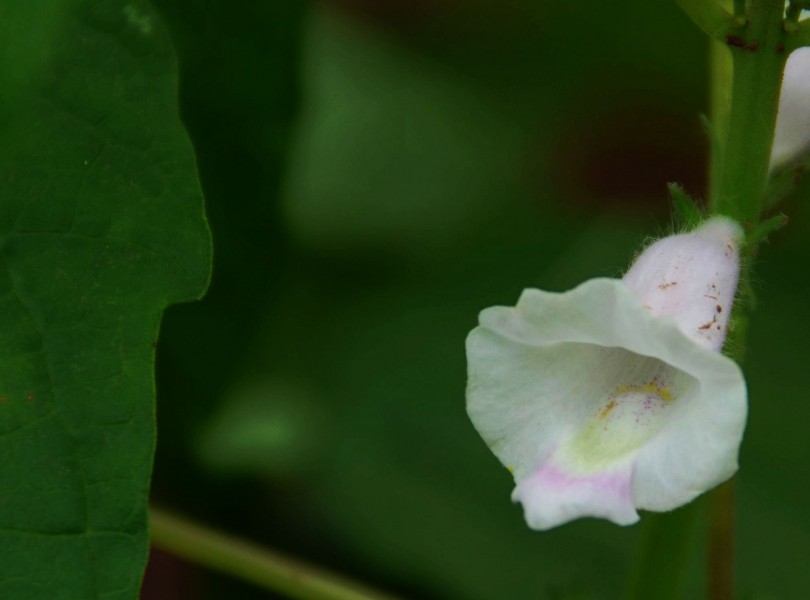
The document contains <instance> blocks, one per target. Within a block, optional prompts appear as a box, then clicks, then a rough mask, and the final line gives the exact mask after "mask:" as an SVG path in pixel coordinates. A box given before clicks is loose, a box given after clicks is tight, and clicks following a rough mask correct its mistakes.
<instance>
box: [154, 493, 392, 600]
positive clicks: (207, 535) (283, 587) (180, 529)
mask: <svg viewBox="0 0 810 600" xmlns="http://www.w3.org/2000/svg"><path fill="white" fill-rule="evenodd" d="M149 514H150V524H151V530H152V543H153V544H154V545H155V546H156V547H157V548H160V549H162V550H165V551H166V552H170V553H172V554H175V555H177V556H180V557H182V558H184V559H186V560H188V561H190V562H193V563H197V564H200V565H202V566H204V567H208V568H210V569H213V570H215V571H220V572H222V573H226V574H228V575H232V576H234V577H237V578H239V579H242V580H245V581H249V582H251V583H254V584H256V585H257V586H259V587H263V588H266V589H268V590H271V591H274V592H277V593H281V594H284V595H286V596H288V597H290V598H295V599H298V600H394V599H393V598H392V597H391V596H387V595H384V594H382V593H380V592H377V591H374V590H372V589H370V588H366V587H364V586H361V585H359V584H356V583H354V582H350V581H348V580H346V579H344V578H342V577H339V576H337V575H334V574H331V573H328V572H326V571H322V570H320V569H318V568H316V567H313V566H311V565H307V564H305V563H303V562H301V561H298V560H295V559H292V558H289V557H286V556H283V555H281V554H278V553H276V552H271V551H269V550H266V549H264V548H260V547H258V546H255V545H253V544H250V543H248V542H245V541H243V540H239V539H236V538H234V537H231V536H228V535H225V534H223V533H220V532H217V531H214V530H212V529H208V528H206V527H203V526H202V525H198V524H196V523H192V522H190V521H187V520H185V519H183V518H181V517H178V516H176V515H172V514H170V513H168V512H166V511H163V510H161V509H158V508H154V507H152V508H150V511H149Z"/></svg>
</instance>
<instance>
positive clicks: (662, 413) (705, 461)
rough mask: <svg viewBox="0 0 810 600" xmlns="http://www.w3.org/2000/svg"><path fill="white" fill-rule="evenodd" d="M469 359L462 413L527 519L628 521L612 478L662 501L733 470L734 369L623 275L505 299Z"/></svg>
mask: <svg viewBox="0 0 810 600" xmlns="http://www.w3.org/2000/svg"><path fill="white" fill-rule="evenodd" d="M467 355H468V364H469V380H468V389H467V411H468V414H469V415H470V418H471V420H472V422H473V424H474V425H475V427H476V429H477V430H478V431H479V433H480V434H481V436H482V437H483V438H484V440H485V441H486V442H487V444H488V445H489V446H490V447H491V448H492V450H493V452H494V453H495V455H496V456H497V457H498V458H499V459H500V460H501V462H502V463H503V464H504V465H505V466H507V467H508V468H509V469H510V470H511V471H512V472H513V473H514V475H515V480H516V482H517V484H518V487H517V489H516V490H515V494H514V496H513V497H514V499H516V500H518V501H520V502H521V503H522V504H523V505H524V508H525V509H526V512H527V520H528V521H529V524H530V525H531V526H533V527H536V528H547V527H552V526H554V525H557V524H560V523H562V522H564V521H566V520H570V519H572V518H576V517H578V516H584V515H592V516H600V517H606V518H610V519H611V520H613V521H615V522H617V523H623V524H626V523H630V522H632V521H633V519H634V518H635V517H634V516H633V513H631V512H630V510H629V509H628V505H627V503H626V502H625V501H624V498H625V497H624V496H623V493H624V492H623V490H624V489H625V488H624V487H622V486H623V483H622V482H626V483H629V498H630V502H631V504H630V505H631V506H634V507H635V508H646V509H652V510H671V509H673V508H675V507H677V506H679V505H681V504H684V503H685V502H688V501H689V500H691V499H692V498H694V497H695V496H696V495H698V494H699V493H701V492H702V491H705V490H706V489H708V488H710V487H712V486H714V485H716V484H717V483H719V482H721V481H723V480H725V479H727V478H728V477H730V476H731V475H732V474H733V473H734V471H735V470H736V456H737V451H738V447H739V443H740V441H741V439H742V433H743V429H744V425H745V417H746V389H745V382H744V380H743V377H742V373H741V371H740V369H739V367H738V366H737V365H736V363H734V362H733V361H732V360H731V359H729V358H727V357H725V356H723V355H721V354H719V353H717V352H715V351H713V350H711V349H708V348H706V347H704V346H701V345H699V344H697V343H695V341H694V340H693V339H691V338H690V337H689V336H687V335H686V334H685V333H684V332H683V331H682V330H681V329H680V328H679V326H678V324H677V323H676V322H675V321H674V320H673V319H671V318H669V317H660V316H654V315H652V314H650V313H649V312H648V310H647V309H645V308H644V306H643V304H642V303H641V301H640V300H639V299H638V297H637V296H636V295H635V294H634V293H633V291H632V290H631V289H630V288H629V287H628V286H627V285H626V284H625V283H624V282H622V281H620V280H615V279H593V280H590V281H587V282H585V283H584V284H582V285H580V286H579V287H577V288H575V289H574V290H571V291H569V292H566V293H562V294H555V293H549V292H543V291H540V290H526V291H525V292H524V293H523V295H522V296H521V298H520V300H519V302H518V304H517V306H516V307H514V308H510V307H494V308H489V309H486V310H484V311H482V313H481V315H480V326H479V327H477V328H476V329H474V330H473V331H472V332H471V333H470V335H469V337H468V340H467ZM611 403H613V405H612V406H611ZM554 481H556V482H557V484H558V485H556V487H555V485H552V484H551V482H554ZM563 481H566V482H567V484H566V485H562V484H561V482H563ZM606 489H610V490H612V491H613V492H612V493H605V494H602V495H601V496H600V494H599V493H598V491H599V490H602V491H605V490H606ZM600 497H601V498H602V499H603V503H601V504H600V502H599V498H600Z"/></svg>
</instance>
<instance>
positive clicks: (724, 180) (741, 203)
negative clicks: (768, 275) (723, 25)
mask: <svg viewBox="0 0 810 600" xmlns="http://www.w3.org/2000/svg"><path fill="white" fill-rule="evenodd" d="M784 6H785V5H784V1H783V0H752V2H751V5H750V7H749V10H748V22H747V24H746V26H745V27H744V28H742V29H741V30H740V31H739V35H735V36H733V37H731V38H728V40H727V44H728V46H729V48H730V50H731V56H732V64H733V75H732V89H731V107H730V112H729V115H728V135H727V137H726V139H725V141H724V142H723V147H722V151H721V153H720V154H721V156H720V157H719V158H718V160H719V161H720V164H719V166H717V165H715V166H714V167H713V169H712V170H713V171H714V172H716V173H717V181H716V185H714V184H713V188H714V189H713V194H712V198H711V210H712V213H715V214H724V215H728V216H730V217H733V218H735V219H736V220H738V221H740V222H742V223H743V224H748V225H753V224H756V223H758V222H759V218H760V214H761V212H762V203H763V201H764V197H765V188H766V185H767V182H768V168H769V162H770V155H771V146H772V145H773V135H774V130H775V128H776V113H777V109H778V107H779V92H780V88H781V84H782V71H783V69H784V65H785V61H786V59H787V54H786V52H785V31H784V28H783V22H782V14H783V11H784Z"/></svg>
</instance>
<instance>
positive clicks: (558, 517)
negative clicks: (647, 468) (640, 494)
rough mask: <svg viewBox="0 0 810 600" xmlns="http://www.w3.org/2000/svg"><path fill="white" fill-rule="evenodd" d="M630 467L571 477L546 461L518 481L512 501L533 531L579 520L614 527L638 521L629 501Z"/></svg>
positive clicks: (631, 467)
mask: <svg viewBox="0 0 810 600" xmlns="http://www.w3.org/2000/svg"><path fill="white" fill-rule="evenodd" d="M632 474H633V466H632V464H629V463H628V464H625V465H622V466H620V467H617V468H614V469H611V470H605V471H599V472H596V473H593V474H590V475H572V474H570V473H566V472H565V471H564V470H562V469H561V468H559V467H558V466H556V465H555V464H553V463H552V462H551V461H546V462H544V463H543V464H541V465H540V467H538V468H537V470H535V471H534V473H532V474H531V475H529V476H528V477H526V478H525V479H523V480H522V481H519V482H518V484H517V487H515V491H514V492H513V493H512V500H514V501H516V502H520V503H521V504H522V505H523V509H524V511H525V513H526V520H527V521H528V523H529V525H530V526H531V527H533V528H535V529H549V528H551V527H556V526H557V525H561V524H563V523H566V522H568V521H571V520H573V519H578V518H580V517H600V518H604V519H609V520H611V521H613V522H614V523H616V524H618V525H630V524H631V523H635V522H636V521H638V513H637V512H636V509H635V507H634V506H633V502H632V499H631V491H630V488H631V480H632Z"/></svg>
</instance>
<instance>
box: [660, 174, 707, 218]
mask: <svg viewBox="0 0 810 600" xmlns="http://www.w3.org/2000/svg"><path fill="white" fill-rule="evenodd" d="M668 187H669V196H670V198H671V199H672V213H673V216H674V218H675V220H676V223H675V224H676V226H678V227H679V228H683V229H694V228H695V227H697V226H698V225H700V223H701V222H702V221H703V219H704V217H703V212H702V211H701V210H700V207H699V206H698V205H697V204H696V203H695V201H694V200H693V199H692V198H691V197H690V196H689V194H687V193H686V190H684V189H683V188H682V187H681V186H680V185H678V184H677V183H670V184H669V185H668Z"/></svg>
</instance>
